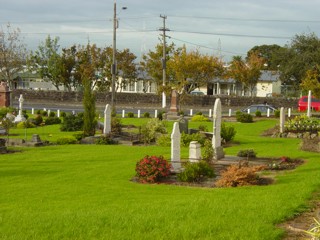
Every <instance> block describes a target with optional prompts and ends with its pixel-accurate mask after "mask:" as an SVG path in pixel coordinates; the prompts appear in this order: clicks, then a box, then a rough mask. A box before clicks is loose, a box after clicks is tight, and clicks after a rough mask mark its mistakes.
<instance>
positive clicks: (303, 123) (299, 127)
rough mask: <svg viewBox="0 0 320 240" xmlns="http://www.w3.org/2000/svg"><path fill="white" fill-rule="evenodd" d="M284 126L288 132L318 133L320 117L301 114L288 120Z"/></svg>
mask: <svg viewBox="0 0 320 240" xmlns="http://www.w3.org/2000/svg"><path fill="white" fill-rule="evenodd" d="M284 126H285V131H286V132H295V133H302V132H310V133H317V132H319V131H320V119H317V118H309V117H307V116H306V115H300V116H296V117H294V118H293V119H289V120H288V121H286V122H285V125H284Z"/></svg>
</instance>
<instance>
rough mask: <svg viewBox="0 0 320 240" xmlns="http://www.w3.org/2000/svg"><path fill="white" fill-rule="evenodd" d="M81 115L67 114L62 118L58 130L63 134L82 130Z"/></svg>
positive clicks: (82, 121)
mask: <svg viewBox="0 0 320 240" xmlns="http://www.w3.org/2000/svg"><path fill="white" fill-rule="evenodd" d="M83 123H84V120H83V114H82V113H79V114H76V115H73V114H69V115H67V116H65V117H64V118H63V121H62V123H61V127H60V130H61V131H63V132H74V131H82V130H83Z"/></svg>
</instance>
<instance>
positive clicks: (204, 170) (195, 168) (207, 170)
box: [178, 161, 215, 182]
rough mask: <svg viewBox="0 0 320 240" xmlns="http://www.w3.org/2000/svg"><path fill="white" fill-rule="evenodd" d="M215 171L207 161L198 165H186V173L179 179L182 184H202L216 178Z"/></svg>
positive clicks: (182, 173) (180, 175) (181, 174)
mask: <svg viewBox="0 0 320 240" xmlns="http://www.w3.org/2000/svg"><path fill="white" fill-rule="evenodd" d="M214 176H215V174H214V171H213V169H212V168H211V167H210V166H209V164H208V163H207V162H205V161H199V162H198V163H190V162H188V163H186V164H185V166H184V171H183V172H181V173H179V174H178V179H179V180H180V181H182V182H202V181H204V180H205V179H206V178H210V177H214Z"/></svg>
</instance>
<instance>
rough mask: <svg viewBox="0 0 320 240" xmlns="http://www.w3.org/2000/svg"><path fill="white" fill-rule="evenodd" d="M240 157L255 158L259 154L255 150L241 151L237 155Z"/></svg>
mask: <svg viewBox="0 0 320 240" xmlns="http://www.w3.org/2000/svg"><path fill="white" fill-rule="evenodd" d="M237 156H238V157H247V158H255V157H256V156H257V153H256V152H255V151H254V150H253V149H245V150H240V151H239V152H238V154H237Z"/></svg>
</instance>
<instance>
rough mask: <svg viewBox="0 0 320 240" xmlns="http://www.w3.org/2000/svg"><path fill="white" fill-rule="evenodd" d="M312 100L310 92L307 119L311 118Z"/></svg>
mask: <svg viewBox="0 0 320 240" xmlns="http://www.w3.org/2000/svg"><path fill="white" fill-rule="evenodd" d="M311 98H312V95H311V91H310V90H309V93H308V108H307V117H311Z"/></svg>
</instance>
